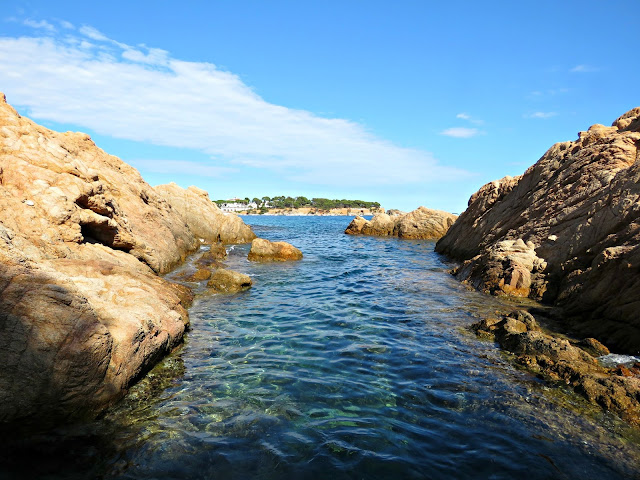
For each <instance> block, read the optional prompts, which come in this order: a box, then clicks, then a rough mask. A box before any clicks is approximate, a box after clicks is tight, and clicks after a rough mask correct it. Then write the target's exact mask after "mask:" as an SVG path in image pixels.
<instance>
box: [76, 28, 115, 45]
mask: <svg viewBox="0 0 640 480" xmlns="http://www.w3.org/2000/svg"><path fill="white" fill-rule="evenodd" d="M78 31H79V32H80V33H81V34H82V35H84V36H85V37H89V38H90V39H91V40H97V41H99V42H104V41H109V39H108V38H107V36H106V35H104V34H103V33H101V32H100V31H99V30H97V29H95V28H93V27H90V26H87V25H83V26H82V27H80V29H79V30H78Z"/></svg>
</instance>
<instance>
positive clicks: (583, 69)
mask: <svg viewBox="0 0 640 480" xmlns="http://www.w3.org/2000/svg"><path fill="white" fill-rule="evenodd" d="M598 70H599V68H597V67H594V66H592V65H584V64H581V65H576V66H575V67H573V68H572V69H571V70H569V71H570V72H571V73H591V72H597V71H598Z"/></svg>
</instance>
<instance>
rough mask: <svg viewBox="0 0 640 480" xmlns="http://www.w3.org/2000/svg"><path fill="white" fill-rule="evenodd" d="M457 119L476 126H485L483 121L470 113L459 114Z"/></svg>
mask: <svg viewBox="0 0 640 480" xmlns="http://www.w3.org/2000/svg"><path fill="white" fill-rule="evenodd" d="M456 118H459V119H460V120H466V121H467V122H470V123H473V124H474V125H483V124H484V121H483V120H480V119H479V118H475V117H472V116H471V115H469V114H468V113H464V112H462V113H459V114H457V115H456Z"/></svg>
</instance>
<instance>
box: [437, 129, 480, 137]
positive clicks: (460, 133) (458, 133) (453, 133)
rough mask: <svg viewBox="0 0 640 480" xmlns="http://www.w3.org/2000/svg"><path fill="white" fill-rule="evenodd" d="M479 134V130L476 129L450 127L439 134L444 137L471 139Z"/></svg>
mask: <svg viewBox="0 0 640 480" xmlns="http://www.w3.org/2000/svg"><path fill="white" fill-rule="evenodd" d="M479 134H480V130H478V129H477V128H467V127H452V128H447V129H446V130H443V131H442V132H440V135H445V136H447V137H454V138H471V137H475V136H476V135H479Z"/></svg>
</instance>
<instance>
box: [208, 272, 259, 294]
mask: <svg viewBox="0 0 640 480" xmlns="http://www.w3.org/2000/svg"><path fill="white" fill-rule="evenodd" d="M252 284H253V282H252V281H251V277H249V275H245V274H244V273H238V272H234V271H233V270H226V269H223V268H219V269H217V270H216V271H214V272H213V274H212V275H211V279H210V280H209V281H208V282H207V287H209V288H211V289H213V290H215V291H216V292H220V293H238V292H242V291H244V290H247V289H249V288H251V285H252Z"/></svg>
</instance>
